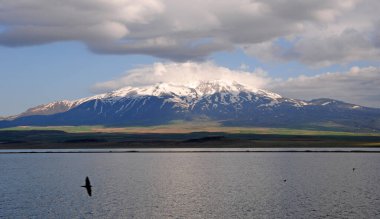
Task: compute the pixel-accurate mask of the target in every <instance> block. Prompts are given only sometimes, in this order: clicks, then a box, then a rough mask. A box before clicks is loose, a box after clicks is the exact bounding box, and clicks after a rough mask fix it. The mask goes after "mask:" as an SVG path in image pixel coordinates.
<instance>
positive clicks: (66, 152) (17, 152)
mask: <svg viewBox="0 0 380 219" xmlns="http://www.w3.org/2000/svg"><path fill="white" fill-rule="evenodd" d="M108 153H115V154H124V153H380V151H363V150H346V151H342V150H330V151H329V150H322V151H313V150H284V151H281V150H271V151H259V150H257V151H253V150H252V151H251V150H240V151H226V150H220V151H192V150H188V151H149V150H147V151H138V150H127V151H11V152H0V154H108Z"/></svg>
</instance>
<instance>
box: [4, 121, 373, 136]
mask: <svg viewBox="0 0 380 219" xmlns="http://www.w3.org/2000/svg"><path fill="white" fill-rule="evenodd" d="M0 130H11V131H29V130H50V131H51V130H56V131H64V132H67V133H131V134H140V133H157V134H159V133H193V132H214V133H215V132H220V133H227V134H268V135H317V136H318V135H319V136H327V135H338V136H380V133H379V132H371V133H368V132H343V131H320V130H306V129H290V128H262V127H230V126H222V125H221V124H220V123H219V122H213V121H206V122H204V121H202V122H201V121H192V122H188V121H182V120H176V121H172V122H171V123H169V124H166V125H157V126H132V127H131V126H127V127H106V126H45V127H36V126H20V127H14V128H6V129H0Z"/></svg>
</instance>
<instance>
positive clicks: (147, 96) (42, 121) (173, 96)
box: [0, 81, 380, 130]
mask: <svg viewBox="0 0 380 219" xmlns="http://www.w3.org/2000/svg"><path fill="white" fill-rule="evenodd" d="M55 110H56V111H57V112H54V111H55ZM28 113H29V114H28ZM33 113H35V114H33ZM38 113H44V114H42V115H41V114H38ZM48 113H50V114H48ZM20 115H21V116H19V117H16V118H14V119H12V120H8V121H2V122H0V127H9V126H18V125H37V126H43V125H107V126H123V125H125V126H131V125H155V124H165V123H168V122H170V121H172V120H193V119H196V118H205V119H208V120H214V121H221V122H222V124H223V125H228V126H232V125H234V126H266V127H289V126H290V127H292V126H297V127H299V126H307V125H308V124H317V123H327V122H333V123H337V124H342V125H344V126H352V127H356V128H358V129H360V128H366V129H373V130H379V129H380V109H375V108H368V107H364V106H359V105H355V104H349V103H345V102H342V101H338V100H333V99H328V98H320V99H314V100H311V101H303V100H297V99H291V98H286V97H282V96H281V95H279V94H276V93H273V92H270V91H266V90H262V89H256V88H251V87H248V86H245V85H242V84H239V83H236V82H234V81H231V82H229V81H227V82H226V81H199V82H196V83H194V82H192V83H189V85H176V84H169V83H158V84H155V85H153V86H140V87H125V88H121V89H118V90H115V91H112V92H109V93H105V94H99V95H95V96H92V97H88V98H82V99H78V100H74V101H57V102H53V103H49V104H45V105H41V106H39V108H38V107H34V108H32V109H29V110H27V111H26V112H25V113H23V114H20Z"/></svg>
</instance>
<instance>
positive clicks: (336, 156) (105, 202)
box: [0, 153, 380, 218]
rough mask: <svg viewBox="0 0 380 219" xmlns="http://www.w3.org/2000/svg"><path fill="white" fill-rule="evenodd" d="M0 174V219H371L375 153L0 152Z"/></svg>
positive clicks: (377, 169) (376, 194) (376, 198)
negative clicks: (88, 183) (88, 185)
mask: <svg viewBox="0 0 380 219" xmlns="http://www.w3.org/2000/svg"><path fill="white" fill-rule="evenodd" d="M0 167H1V170H0V171H1V174H0V193H1V194H0V218H2V217H10V218H30V217H36V218H54V217H59V218H72V217H79V218H105V217H107V218H115V217H116V218H117V217H119V218H171V217H173V218H252V217H259V218H261V217H270V218H278V217H280V218H284V217H285V218H286V217H288V218H294V217H302V218H319V217H328V216H331V217H334V216H335V217H346V218H347V217H350V218H376V217H377V218H378V217H380V208H379V207H378V206H380V184H379V182H380V155H379V154H340V153H329V154H322V153H174V154H173V153H126V154H112V153H104V154H0ZM354 167H355V168H356V170H355V171H352V168H354ZM87 175H88V176H89V177H90V179H91V184H92V185H93V194H92V195H93V196H92V197H89V196H88V195H87V194H86V191H85V190H83V188H81V187H80V186H81V185H82V184H83V180H84V178H85V177H86V176H87ZM284 179H286V182H284Z"/></svg>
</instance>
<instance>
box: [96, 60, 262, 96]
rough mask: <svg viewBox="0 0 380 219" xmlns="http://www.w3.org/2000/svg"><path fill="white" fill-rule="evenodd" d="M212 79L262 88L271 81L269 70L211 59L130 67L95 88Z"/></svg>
mask: <svg viewBox="0 0 380 219" xmlns="http://www.w3.org/2000/svg"><path fill="white" fill-rule="evenodd" d="M212 80H224V81H236V82H238V83H240V84H244V85H247V86H250V87H252V88H262V87H263V86H265V85H266V84H267V83H268V82H269V78H268V77H267V75H266V72H265V71H263V70H262V69H260V68H258V69H255V70H254V71H253V72H248V71H243V70H231V69H228V68H225V67H220V66H216V65H215V64H213V63H211V62H204V63H195V62H185V63H155V64H153V65H149V66H144V67H140V68H136V69H133V70H130V71H128V72H127V73H126V74H125V75H123V76H121V77H120V78H116V79H114V80H111V81H106V82H101V83H97V84H95V85H94V86H93V90H94V91H95V92H105V91H111V90H115V89H118V88H122V87H125V86H146V85H154V84H157V83H161V82H162V83H170V84H175V85H188V84H189V83H192V82H194V81H212Z"/></svg>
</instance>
